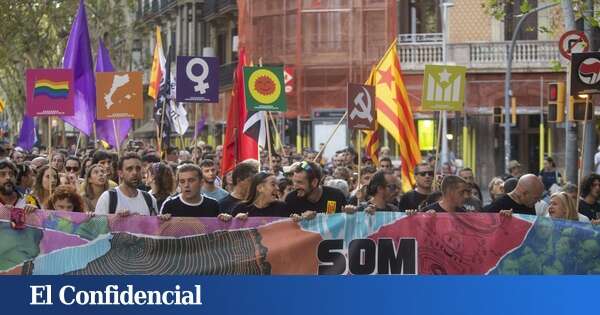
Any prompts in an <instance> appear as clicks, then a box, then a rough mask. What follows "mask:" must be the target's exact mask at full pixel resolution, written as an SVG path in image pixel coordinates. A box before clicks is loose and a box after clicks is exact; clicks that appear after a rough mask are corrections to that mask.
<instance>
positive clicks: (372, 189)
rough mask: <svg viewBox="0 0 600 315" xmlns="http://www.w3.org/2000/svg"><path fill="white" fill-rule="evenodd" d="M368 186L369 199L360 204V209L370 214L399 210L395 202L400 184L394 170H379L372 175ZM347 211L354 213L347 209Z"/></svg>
mask: <svg viewBox="0 0 600 315" xmlns="http://www.w3.org/2000/svg"><path fill="white" fill-rule="evenodd" d="M366 188H367V189H366V192H367V195H368V198H369V199H368V201H367V202H362V203H361V204H360V205H359V206H358V208H357V210H358V211H365V212H367V213H369V214H373V213H375V212H376V211H379V212H381V211H398V207H396V206H395V205H394V204H393V202H394V199H395V197H396V191H397V190H398V188H399V186H397V185H396V178H395V177H394V174H393V173H392V172H387V171H377V172H376V173H375V174H373V175H372V177H371V179H370V181H369V183H368V184H367V186H366ZM348 209H350V208H348ZM352 210H354V209H352ZM346 212H347V213H352V211H347V210H346Z"/></svg>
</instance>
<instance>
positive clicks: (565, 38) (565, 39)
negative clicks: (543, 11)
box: [558, 31, 590, 60]
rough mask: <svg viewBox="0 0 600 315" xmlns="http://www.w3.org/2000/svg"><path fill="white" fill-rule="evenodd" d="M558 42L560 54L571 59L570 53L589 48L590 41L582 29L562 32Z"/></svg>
mask: <svg viewBox="0 0 600 315" xmlns="http://www.w3.org/2000/svg"><path fill="white" fill-rule="evenodd" d="M558 43H559V44H558V45H559V46H558V48H559V50H560V54H561V55H562V56H563V57H565V58H566V59H567V60H571V55H572V54H576V53H584V52H587V51H589V50H590V41H589V39H588V38H587V36H585V33H584V32H582V31H568V32H566V33H564V34H562V36H561V37H560V40H559V42H558Z"/></svg>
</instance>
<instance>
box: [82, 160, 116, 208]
mask: <svg viewBox="0 0 600 315" xmlns="http://www.w3.org/2000/svg"><path fill="white" fill-rule="evenodd" d="M108 188H109V187H108V177H107V176H106V169H105V168H104V167H103V166H102V165H100V164H92V165H91V166H90V167H88V169H87V172H86V173H85V177H84V180H83V189H82V192H81V197H83V200H84V201H85V209H86V211H94V210H96V203H97V202H98V198H100V195H102V193H103V192H105V191H107V190H108Z"/></svg>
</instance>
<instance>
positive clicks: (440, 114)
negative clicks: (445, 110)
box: [433, 111, 442, 189]
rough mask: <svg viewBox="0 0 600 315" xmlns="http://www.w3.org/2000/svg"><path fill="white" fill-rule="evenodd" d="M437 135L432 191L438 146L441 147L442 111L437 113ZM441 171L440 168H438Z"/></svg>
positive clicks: (434, 182)
mask: <svg viewBox="0 0 600 315" xmlns="http://www.w3.org/2000/svg"><path fill="white" fill-rule="evenodd" d="M437 129H438V130H437V134H438V138H437V143H436V147H435V163H434V164H433V185H434V189H436V185H437V183H436V175H437V172H438V171H437V169H438V167H437V163H438V159H439V155H440V146H441V143H440V142H441V140H442V139H441V138H442V111H440V112H439V119H438V128H437ZM440 169H441V167H440Z"/></svg>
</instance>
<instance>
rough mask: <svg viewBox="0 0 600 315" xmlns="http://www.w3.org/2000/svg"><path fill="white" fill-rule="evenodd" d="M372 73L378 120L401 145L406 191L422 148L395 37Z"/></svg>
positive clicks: (413, 179) (403, 178)
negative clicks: (403, 78)
mask: <svg viewBox="0 0 600 315" xmlns="http://www.w3.org/2000/svg"><path fill="white" fill-rule="evenodd" d="M371 75H372V77H371V78H370V79H371V82H373V85H375V95H376V101H375V107H376V108H377V122H378V123H379V124H380V125H381V126H382V127H383V128H385V130H387V132H388V133H389V134H390V135H391V136H392V137H393V138H394V140H396V142H397V143H398V144H399V146H400V158H401V159H402V190H403V191H408V190H411V189H412V187H413V186H414V184H415V177H414V174H413V169H414V168H415V166H416V165H417V164H418V163H419V162H421V151H420V150H419V141H418V138H417V132H416V128H415V123H414V121H413V115H412V109H411V106H410V102H409V100H408V93H407V92H406V87H405V86H404V81H403V80H402V71H401V70H400V60H399V59H398V53H397V49H396V41H395V40H394V42H392V44H391V45H390V47H389V48H388V50H387V51H386V53H385V55H384V56H383V58H381V60H380V61H379V63H378V64H377V66H376V67H375V69H374V71H373V72H372V73H371Z"/></svg>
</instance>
